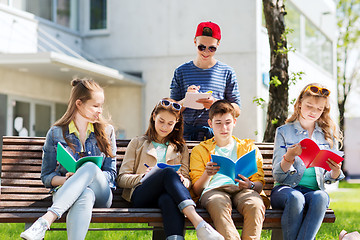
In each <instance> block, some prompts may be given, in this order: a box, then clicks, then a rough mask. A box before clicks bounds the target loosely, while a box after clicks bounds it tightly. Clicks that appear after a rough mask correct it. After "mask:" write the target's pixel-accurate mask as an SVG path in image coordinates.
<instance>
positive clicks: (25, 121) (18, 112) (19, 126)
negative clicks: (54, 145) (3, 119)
mask: <svg viewBox="0 0 360 240" xmlns="http://www.w3.org/2000/svg"><path fill="white" fill-rule="evenodd" d="M66 108H67V105H66V104H62V103H56V104H55V103H51V102H48V101H46V102H44V101H39V100H35V99H27V98H22V97H12V96H10V97H9V106H8V113H7V114H8V116H9V117H8V122H7V135H12V136H36V137H45V136H46V133H47V131H48V130H49V129H50V127H51V125H52V124H53V123H54V122H55V120H56V119H59V118H60V117H61V116H62V115H63V114H64V113H65V111H66Z"/></svg>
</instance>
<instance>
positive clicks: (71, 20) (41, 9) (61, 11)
mask: <svg viewBox="0 0 360 240" xmlns="http://www.w3.org/2000/svg"><path fill="white" fill-rule="evenodd" d="M11 6H12V7H15V8H18V9H21V10H23V11H27V12H30V13H32V14H35V15H36V16H38V17H41V18H44V19H46V20H49V21H52V22H54V23H57V24H59V25H61V26H64V27H67V28H70V29H72V30H79V26H78V0H13V1H12V3H11Z"/></svg>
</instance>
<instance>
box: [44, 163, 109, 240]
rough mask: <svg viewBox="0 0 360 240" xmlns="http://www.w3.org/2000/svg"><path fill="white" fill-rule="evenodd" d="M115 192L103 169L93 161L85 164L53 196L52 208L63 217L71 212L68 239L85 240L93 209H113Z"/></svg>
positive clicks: (67, 217)
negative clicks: (113, 192)
mask: <svg viewBox="0 0 360 240" xmlns="http://www.w3.org/2000/svg"><path fill="white" fill-rule="evenodd" d="M111 203H112V192H111V189H110V187H109V183H108V181H107V180H106V177H105V175H104V173H103V172H102V170H101V169H100V168H99V167H98V166H96V165H95V164H94V163H92V162H87V163H84V164H83V165H82V166H81V167H80V168H79V169H78V170H77V171H76V172H75V174H74V175H73V176H71V177H70V178H69V179H68V180H67V181H66V182H65V183H64V185H63V186H62V187H61V188H59V190H58V191H57V192H55V193H54V195H53V205H52V206H51V207H50V208H49V209H48V210H49V211H51V212H53V213H55V214H56V215H57V216H58V218H60V217H61V216H62V215H63V214H64V213H65V212H66V211H67V210H68V209H69V212H68V214H67V216H66V228H67V235H68V239H74V240H78V239H85V236H86V233H87V231H88V229H89V224H90V221H91V216H92V209H93V207H106V208H108V207H110V206H111Z"/></svg>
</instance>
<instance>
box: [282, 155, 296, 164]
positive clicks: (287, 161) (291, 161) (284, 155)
mask: <svg viewBox="0 0 360 240" xmlns="http://www.w3.org/2000/svg"><path fill="white" fill-rule="evenodd" d="M283 158H284V160H285V162H288V163H291V164H292V163H293V162H294V161H288V160H286V158H285V154H284V155H283ZM294 160H295V159H294Z"/></svg>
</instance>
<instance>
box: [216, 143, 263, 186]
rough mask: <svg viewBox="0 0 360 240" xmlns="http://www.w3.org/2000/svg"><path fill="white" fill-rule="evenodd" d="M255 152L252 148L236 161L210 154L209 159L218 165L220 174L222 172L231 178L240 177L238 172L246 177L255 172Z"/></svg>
mask: <svg viewBox="0 0 360 240" xmlns="http://www.w3.org/2000/svg"><path fill="white" fill-rule="evenodd" d="M255 153H256V150H255V149H254V150H252V151H250V152H248V153H246V154H244V155H243V156H241V157H240V158H239V159H238V160H237V161H236V163H235V162H233V161H232V160H231V159H230V158H227V157H223V156H218V155H211V161H212V162H215V163H217V164H218V165H219V166H220V170H219V171H218V173H220V174H224V175H226V176H228V177H230V178H231V179H235V178H236V179H240V177H239V176H238V174H241V175H243V176H245V177H247V178H248V177H250V176H251V175H253V174H255V173H256V172H257V164H256V156H255Z"/></svg>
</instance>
